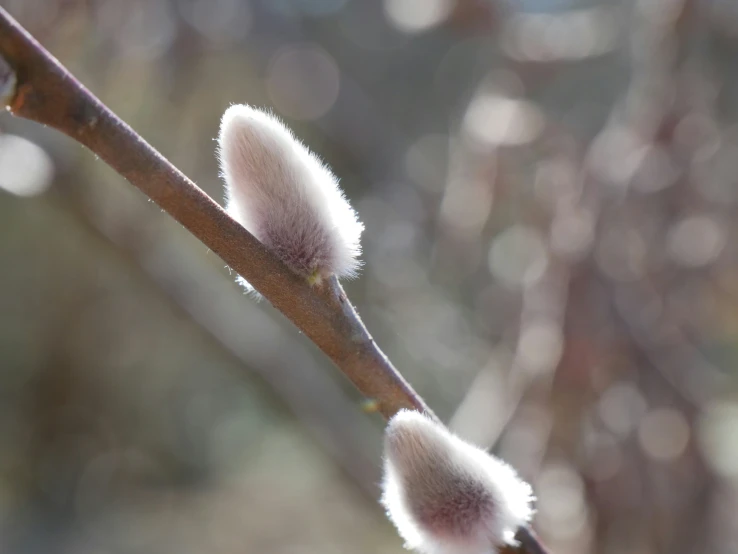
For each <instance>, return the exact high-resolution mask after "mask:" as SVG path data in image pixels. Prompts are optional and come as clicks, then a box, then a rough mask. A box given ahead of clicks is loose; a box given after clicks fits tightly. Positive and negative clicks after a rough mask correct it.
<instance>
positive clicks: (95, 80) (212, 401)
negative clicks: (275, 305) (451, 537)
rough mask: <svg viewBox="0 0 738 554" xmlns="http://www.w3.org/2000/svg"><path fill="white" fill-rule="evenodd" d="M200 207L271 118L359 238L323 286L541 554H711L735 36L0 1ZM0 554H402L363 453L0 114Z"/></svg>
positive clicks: (281, 340)
mask: <svg viewBox="0 0 738 554" xmlns="http://www.w3.org/2000/svg"><path fill="white" fill-rule="evenodd" d="M2 5H3V7H5V8H6V9H7V10H9V11H10V13H11V14H13V15H14V16H15V17H16V18H17V19H18V20H19V21H20V22H21V23H22V24H23V25H25V26H26V27H27V28H28V30H29V31H30V32H32V33H33V34H34V35H35V36H36V37H37V38H38V39H39V41H40V42H41V43H42V44H44V45H45V46H46V47H47V48H48V49H49V50H50V51H51V52H52V53H53V54H54V55H55V56H57V57H58V58H59V59H60V60H61V61H62V62H63V63H64V64H65V65H66V66H67V67H69V69H70V70H71V71H72V72H74V73H75V74H76V75H77V76H78V77H79V79H80V80H81V81H82V82H83V83H84V84H85V85H86V86H87V87H88V88H90V89H91V90H92V91H93V92H94V93H95V94H97V95H98V96H99V97H100V98H101V99H102V100H103V101H104V102H105V103H106V104H108V106H110V107H111V108H112V109H113V110H114V111H115V112H117V113H118V114H119V115H120V116H121V117H123V119H125V120H126V121H127V122H128V123H130V124H131V125H132V126H133V127H134V128H135V129H136V130H137V131H138V132H139V133H140V134H141V135H142V136H143V137H145V138H146V139H147V140H148V141H149V142H150V143H152V144H153V145H154V146H155V147H156V148H157V149H159V150H160V151H161V152H162V153H163V154H164V155H165V156H166V157H168V158H169V159H170V160H171V161H172V162H174V164H175V165H177V166H178V167H179V168H180V169H182V170H183V171H184V172H185V173H186V174H187V175H188V176H190V177H192V178H193V179H194V180H195V181H196V182H197V183H198V184H199V185H200V186H201V187H202V188H203V189H204V190H205V191H207V192H208V193H209V194H210V195H211V196H212V197H213V198H215V199H216V200H217V201H219V202H220V201H222V197H223V195H222V184H221V182H220V180H219V178H218V168H217V163H216V159H215V155H214V147H215V143H214V140H213V139H214V137H215V136H216V134H217V129H218V123H219V117H220V115H221V114H222V112H223V111H224V110H225V108H226V107H227V106H228V105H229V104H231V103H250V104H255V105H258V106H262V107H268V108H272V109H274V111H275V112H276V113H278V114H279V115H280V116H281V117H283V118H284V119H285V121H286V122H287V123H288V124H289V125H290V126H292V127H293V128H294V129H295V131H296V133H297V135H298V136H299V137H301V138H302V139H303V140H304V141H305V142H306V143H307V144H308V145H309V146H310V147H311V148H312V149H313V150H314V151H316V152H317V153H318V154H320V155H321V156H322V157H323V158H324V159H325V160H326V161H327V162H328V163H329V164H330V165H331V166H332V167H333V168H334V170H335V171H336V173H337V174H338V175H339V176H340V177H341V180H342V184H343V187H344V189H345V190H346V192H347V194H348V196H349V197H350V199H351V201H352V203H353V205H354V206H355V207H356V209H357V210H358V212H359V213H360V216H361V218H362V220H363V221H364V223H365V224H366V227H367V230H366V233H365V236H364V240H363V246H364V256H363V258H364V260H365V267H364V270H363V272H362V275H361V277H360V278H359V279H358V280H356V281H353V282H349V283H347V284H346V287H347V290H348V292H349V295H350V297H351V298H352V299H353V301H354V302H355V304H356V305H357V307H358V309H359V311H360V313H361V314H362V315H363V317H364V319H365V322H366V323H367V325H368V327H369V328H370V330H371V332H372V333H373V334H374V336H375V338H376V339H377V341H378V342H379V344H380V345H381V346H382V347H383V348H384V349H385V351H386V352H387V354H388V355H389V356H390V358H391V359H392V360H393V361H394V363H395V365H396V366H397V367H399V368H400V369H401V371H403V373H404V374H405V375H406V376H407V378H408V379H409V380H410V381H411V382H412V383H413V385H414V386H415V387H416V389H417V390H418V391H419V392H420V393H421V394H422V395H423V396H424V397H425V398H426V399H427V400H428V402H429V403H430V404H431V406H432V407H433V408H434V409H435V410H436V411H437V413H438V414H439V415H440V416H441V417H442V418H443V419H444V420H445V421H448V422H449V425H450V426H451V428H452V429H454V430H455V431H456V432H458V433H459V434H460V435H462V436H464V437H466V438H468V439H469V440H473V441H475V442H477V443H478V444H480V445H483V446H487V447H490V448H491V450H492V451H493V452H495V453H497V454H499V455H501V456H502V457H503V458H505V459H506V460H508V461H509V462H510V463H512V464H513V465H514V466H515V467H516V468H518V470H519V471H520V472H521V473H522V475H523V476H524V477H525V478H526V479H528V480H530V481H531V483H532V484H533V485H534V487H535V490H536V493H537V495H538V504H537V506H538V515H537V517H536V521H535V526H536V528H537V530H538V531H539V532H540V534H541V535H542V537H543V538H544V540H545V541H546V542H547V543H548V544H549V546H550V547H551V549H552V551H553V552H554V553H562V554H563V553H567V554H578V553H588V552H603V553H607V554H616V553H626V552H627V553H629V554H633V553H637V554H650V553H657V552H664V553H665V552H669V553H670V554H682V553H684V554H686V553H702V552H720V553H731V552H733V553H735V552H738V515H737V514H738V386H737V384H738V379H736V369H735V368H736V363H737V362H738V360H737V358H738V349H737V346H738V243H737V242H736V241H735V240H734V239H735V236H736V231H737V230H738V229H737V228H736V226H737V225H738V223H737V220H736V217H737V216H738V126H737V125H736V121H737V119H738V113H737V111H738V90H737V89H738V82H737V79H738V5H737V4H735V3H734V2H731V1H728V0H702V1H699V2H698V1H696V0H637V1H630V0H628V1H625V0H623V1H614V0H601V1H599V2H597V1H594V0H591V1H590V0H508V1H507V2H504V3H503V2H502V0H381V1H380V0H376V1H374V0H372V1H370V0H291V1H290V0H2ZM0 268H1V269H0V368H1V369H2V371H0V551H2V552H9V553H13V554H15V553H24V554H25V553H48V552H61V553H70V554H71V553H74V554H84V553H96V554H97V553H101V554H102V553H126V554H127V553H142V554H144V553H145V554H149V553H150V554H154V553H165V552H178V553H182V554H187V553H200V552H211V553H224V554H226V553H236V552H239V553H240V552H279V553H286V554H298V553H308V552H320V553H323V554H331V553H336V554H338V553H343V552H355V553H377V552H386V553H395V552H396V553H399V552H401V551H402V547H401V543H400V539H399V538H397V536H396V535H395V533H394V530H393V529H392V528H391V526H390V524H389V523H387V522H386V521H385V518H384V515H383V514H382V511H381V509H380V508H379V506H378V504H377V497H378V494H379V488H378V483H379V480H380V469H381V432H382V421H381V419H380V418H379V417H378V416H377V415H376V414H371V413H367V409H366V408H367V404H366V403H365V402H364V401H363V400H364V399H362V398H360V397H359V396H358V395H357V394H356V393H355V391H353V390H352V389H351V387H350V386H349V385H348V384H347V382H346V381H345V380H344V379H343V378H342V377H341V375H340V374H339V373H338V371H337V370H336V369H335V368H334V367H332V366H331V365H330V363H329V362H328V361H327V360H326V358H325V357H324V356H322V355H321V353H320V352H318V351H317V350H316V348H315V347H313V346H312V345H311V344H310V343H309V342H308V341H306V340H305V339H304V337H302V336H301V335H300V334H299V333H298V332H297V331H296V330H295V329H294V328H293V327H292V326H291V325H289V324H288V323H287V322H286V321H285V320H284V319H283V318H282V317H281V316H280V315H279V314H278V313H276V312H275V311H274V310H273V309H272V308H271V307H270V306H269V305H268V303H266V302H261V303H256V302H254V301H253V300H252V299H250V298H248V297H247V296H245V295H244V294H243V291H242V290H241V289H240V288H239V287H238V285H237V284H236V283H235V282H234V276H233V275H231V274H230V273H229V271H228V270H227V268H225V267H224V263H223V262H222V261H221V260H220V259H218V258H217V257H216V256H215V255H213V254H212V253H210V252H208V250H207V249H206V248H205V247H204V246H203V245H202V244H200V243H199V242H198V241H197V240H195V239H194V238H192V237H191V236H190V235H189V234H188V233H187V232H186V231H184V230H183V229H182V228H181V227H179V226H178V225H177V224H176V223H174V222H173V221H172V220H171V219H170V218H169V217H168V216H167V215H166V214H164V213H162V212H161V211H160V210H159V209H158V208H157V207H156V206H155V205H153V204H152V203H151V202H149V201H147V199H146V198H144V197H143V196H142V195H141V194H140V193H139V192H138V191H136V190H135V189H134V188H133V187H131V186H130V185H128V184H127V183H126V182H124V181H123V179H122V178H120V177H119V176H118V175H117V174H115V173H114V172H113V171H111V170H110V169H109V168H107V167H106V166H105V165H104V164H103V163H102V162H100V161H99V160H97V159H96V158H95V156H94V155H92V154H91V153H90V152H88V151H86V150H85V149H84V148H82V147H81V146H79V145H77V144H76V143H74V142H73V141H71V140H69V139H67V138H65V137H63V136H61V135H59V134H58V133H56V132H54V131H52V130H49V129H45V128H42V127H40V126H38V125H35V124H32V123H29V122H26V121H22V120H17V119H14V118H12V117H11V116H10V115H9V114H6V113H3V114H2V115H0Z"/></svg>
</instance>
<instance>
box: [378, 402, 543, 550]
mask: <svg viewBox="0 0 738 554" xmlns="http://www.w3.org/2000/svg"><path fill="white" fill-rule="evenodd" d="M383 491H384V493H383V495H382V503H383V504H384V506H385V508H386V509H387V514H388V516H389V518H390V519H391V520H392V522H393V523H394V524H395V526H396V527H397V530H398V531H399V533H400V535H401V536H402V538H403V539H405V547H406V548H410V549H413V550H417V551H418V552H423V553H425V554H490V553H494V552H497V548H498V547H500V546H503V545H505V544H514V542H515V540H514V535H515V532H516V531H517V529H518V527H520V526H521V525H523V524H525V523H527V522H528V521H529V520H530V518H531V516H532V514H533V510H532V508H531V502H532V500H533V496H532V491H531V488H530V486H529V485H528V484H527V483H525V482H524V481H522V480H521V479H520V478H519V477H518V476H517V474H516V473H515V470H513V469H512V468H511V467H510V466H509V465H507V464H506V463H504V462H502V461H501V460H499V459H497V458H495V457H493V456H491V455H489V454H487V453H486V452H485V451H483V450H481V449H479V448H477V447H475V446H472V445H471V444H469V443H467V442H464V441H463V440H461V439H460V438H458V437H457V436H455V435H453V434H451V433H450V432H449V431H448V430H447V429H446V428H445V427H443V426H442V425H440V424H438V423H435V422H434V421H432V420H431V419H429V418H428V417H426V416H425V415H422V414H420V413H419V412H413V411H408V410H403V411H400V412H399V413H398V414H397V415H395V416H394V417H393V418H392V419H391V420H390V422H389V425H388V426H387V430H386V433H385V464H384V482H383Z"/></svg>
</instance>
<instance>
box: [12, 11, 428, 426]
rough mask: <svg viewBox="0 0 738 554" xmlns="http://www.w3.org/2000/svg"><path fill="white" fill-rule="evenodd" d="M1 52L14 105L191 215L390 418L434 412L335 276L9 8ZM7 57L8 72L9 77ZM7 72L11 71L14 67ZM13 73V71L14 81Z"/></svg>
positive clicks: (186, 222) (185, 217)
mask: <svg viewBox="0 0 738 554" xmlns="http://www.w3.org/2000/svg"><path fill="white" fill-rule="evenodd" d="M0 55H1V56H2V57H4V58H5V62H7V65H9V66H10V67H11V68H12V69H13V70H14V72H15V78H16V79H17V83H16V84H15V87H13V88H14V91H13V90H9V91H8V92H9V93H10V94H8V97H7V98H6V104H7V108H8V109H9V110H10V111H11V112H12V113H13V114H14V115H17V116H20V117H23V118H26V119H31V120H33V121H36V122H38V123H42V124H44V125H48V126H50V127H53V128H55V129H57V130H59V131H61V132H63V133H64V134H66V135H69V136H70V137H72V138H73V139H75V140H76V141H78V142H80V143H81V144H84V145H85V146H87V147H88V148H89V149H90V150H92V151H93V152H94V153H95V154H97V155H98V156H99V157H100V158H102V159H103V160H104V161H105V162H106V163H107V164H108V165H110V166H111V167H112V168H113V169H115V170H116V171H117V172H118V173H120V174H121V175H122V176H123V177H125V178H126V179H127V180H128V181H129V182H130V183H131V184H133V185H134V186H136V187H137V188H138V189H139V190H141V192H143V193H144V194H145V195H146V196H148V197H149V198H151V199H152V200H153V201H154V202H156V203H157V204H158V205H159V206H160V207H161V208H162V209H163V210H164V211H166V212H167V213H169V214H170V215H171V216H172V217H174V219H176V220H177V221H178V222H179V223H181V224H182V225H183V226H184V227H185V228H186V229H187V230H189V231H190V232H191V233H192V234H193V235H195V236H196V237H197V238H198V239H200V240H201V241H202V242H203V243H204V244H205V245H206V246H208V247H209V248H210V249H211V250H212V251H213V252H215V253H216V254H217V255H218V256H220V257H221V258H222V259H223V260H224V261H225V262H226V263H227V264H228V265H229V266H230V267H231V268H233V269H234V270H235V271H236V272H238V274H239V275H242V276H243V277H244V278H245V279H246V280H247V281H249V283H251V284H252V285H253V286H254V288H256V290H258V291H259V292H260V293H261V294H262V295H264V297H265V298H267V299H268V300H269V301H270V302H271V303H272V304H273V305H274V307H276V308H277V309H278V310H279V311H281V312H282V313H283V314H284V315H285V316H286V317H287V318H288V319H289V320H290V321H292V322H293V323H294V324H295V325H296V326H297V327H298V328H299V329H300V330H301V331H302V332H303V333H305V335H306V336H307V337H308V338H310V339H311V340H312V341H313V342H314V343H315V344H316V345H317V346H318V347H319V348H320V349H321V350H322V351H323V352H325V353H326V354H327V355H328V357H330V358H331V360H333V362H334V363H335V364H336V365H337V366H338V368H339V369H340V370H341V371H342V372H343V373H344V374H345V375H346V376H347V377H348V378H349V379H350V380H351V381H352V382H353V384H354V385H355V386H356V388H357V389H359V391H360V392H361V393H362V394H363V395H365V396H366V397H368V398H370V399H372V400H374V401H376V403H377V409H378V411H379V412H380V413H381V414H382V415H383V416H384V417H385V418H389V417H391V416H392V415H394V414H395V413H396V412H397V411H398V410H400V409H402V408H410V409H415V410H420V411H425V412H427V413H429V414H432V412H431V410H430V409H429V408H428V407H427V406H426V404H425V402H424V401H423V399H422V398H421V397H420V396H419V395H418V394H417V393H415V391H413V389H412V388H411V387H410V385H409V384H408V383H407V381H405V379H404V378H403V377H402V375H400V373H399V372H398V371H397V370H396V369H395V368H394V367H393V366H392V364H391V363H390V362H389V360H388V359H387V357H386V356H385V355H384V354H383V353H382V351H381V350H380V349H379V348H378V347H377V345H376V344H375V343H374V340H373V339H372V337H371V336H370V335H369V332H368V331H367V329H366V327H365V326H364V324H363V323H362V321H361V319H360V318H359V316H358V315H357V313H356V311H355V310H354V308H353V307H352V306H351V303H350V302H349V300H348V299H347V298H346V294H345V293H344V292H343V289H342V288H341V285H340V284H339V283H338V281H337V280H335V279H332V280H330V281H329V282H328V283H327V284H326V285H324V286H322V287H310V286H309V285H308V284H307V283H306V282H305V281H304V280H302V279H300V278H299V277H298V276H296V275H294V274H293V273H292V272H290V271H289V270H288V269H287V268H286V267H285V266H284V264H282V263H281V262H280V261H279V260H278V259H277V258H276V257H275V256H274V255H273V254H272V253H271V252H269V251H268V250H267V249H266V248H264V246H263V245H262V244H261V243H260V242H259V241H258V240H257V239H256V238H255V237H254V236H253V235H251V234H250V233H249V232H248V231H246V230H245V229H244V228H243V227H242V226H241V225H240V224H239V223H237V222H236V221H234V220H233V219H231V218H230V217H229V216H228V214H226V213H225V211H224V210H223V209H222V208H221V207H220V206H219V205H218V204H217V203H215V202H214V201H213V200H212V199H211V198H210V197H209V196H208V195H207V194H205V192H203V191H202V190H201V189H200V188H198V187H197V185H195V184H194V183H193V182H192V181H190V180H189V179H188V178H187V177H185V176H184V175H183V174H182V172H181V171H179V170H178V169H177V168H175V167H174V166H173V165H172V164H171V163H169V162H168V161H167V160H166V159H165V158H164V157H163V156H162V155H161V154H159V153H158V152H157V151H156V150H155V149H154V148H152V147H151V146H150V145H149V144H148V143H146V141H144V140H143V139H142V138H141V137H140V136H139V135H138V134H136V132H135V131H133V129H131V128H130V127H129V126H128V125H126V124H125V123H124V122H123V121H122V120H121V119H120V118H118V117H117V116H116V115H115V114H114V113H113V112H112V111H110V109H108V108H107V107H106V106H105V105H103V104H102V102H100V100H98V99H97V98H96V97H95V96H94V95H93V94H91V93H90V92H89V91H88V90H87V89H85V88H84V87H83V86H82V85H81V84H80V83H79V81H77V79H75V78H74V76H72V75H71V74H70V73H69V71H67V70H66V69H65V68H64V67H63V66H62V65H61V64H60V63H59V62H58V61H57V60H56V59H55V58H54V57H53V56H51V54H49V53H48V52H47V51H46V50H45V49H44V48H43V47H42V46H41V45H40V44H39V43H38V42H37V41H36V40H35V39H34V38H33V37H31V36H30V35H29V34H28V33H27V32H26V31H25V29H23V28H22V27H21V26H20V25H19V24H18V23H17V22H16V21H14V20H13V19H12V18H11V17H10V16H9V15H8V14H7V12H5V10H3V9H2V8H0ZM2 73H3V72H2V67H1V66H0V77H2ZM5 74H6V75H7V71H6V72H5ZM11 78H12V76H8V77H6V79H8V81H7V82H10V81H9V79H11Z"/></svg>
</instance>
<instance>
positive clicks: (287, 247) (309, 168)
mask: <svg viewBox="0 0 738 554" xmlns="http://www.w3.org/2000/svg"><path fill="white" fill-rule="evenodd" d="M218 154H219V158H220V166H221V173H222V175H223V178H224V179H225V183H226V195H227V200H228V205H227V210H228V213H229V214H230V215H231V217H233V218H234V219H235V220H236V221H238V222H239V223H241V225H243V226H244V227H245V228H246V229H247V230H248V231H250V232H251V233H252V234H253V235H254V236H255V237H256V238H257V239H259V240H260V241H261V242H262V243H263V244H264V245H265V246H266V247H267V248H269V249H270V250H271V251H272V252H274V254H276V255H277V256H278V257H279V258H280V259H281V260H282V261H283V262H284V263H285V265H287V267H289V268H290V269H291V270H292V271H293V272H295V273H297V274H298V275H300V276H302V277H304V278H305V279H307V280H308V281H309V282H310V283H311V284H313V283H319V282H320V281H321V280H322V279H324V278H326V277H329V276H330V275H336V276H338V277H354V276H355V275H356V273H357V270H358V268H359V266H360V262H359V260H358V256H359V254H360V253H361V245H360V242H359V241H360V238H361V233H362V231H363V230H364V226H363V225H362V224H361V222H359V220H358V218H357V214H356V212H355V211H354V210H353V208H351V206H350V204H349V203H348V201H347V200H346V198H345V197H344V195H343V192H342V191H341V189H340V188H339V185H338V180H337V179H336V177H335V176H334V175H333V173H332V172H331V171H330V170H329V169H328V168H327V167H326V166H325V165H324V164H323V163H322V162H321V161H320V159H319V158H318V157H317V156H316V155H315V154H313V153H312V152H310V150H308V149H307V147H305V145H303V144H302V143H301V142H300V141H299V140H298V139H297V138H295V136H294V135H293V134H292V132H291V131H290V130H289V129H288V128H287V127H286V126H285V125H284V124H283V123H282V122H281V121H279V119H277V118H276V117H275V116H274V115H272V114H270V113H267V112H265V111H261V110H259V109H256V108H253V107H251V106H246V105H234V106H231V107H230V108H228V109H227V110H226V112H225V113H224V114H223V118H222V120H221V126H220V134H219V137H218ZM244 285H246V286H247V287H248V283H245V282H244ZM249 288H250V287H249Z"/></svg>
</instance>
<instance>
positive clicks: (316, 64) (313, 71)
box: [267, 44, 340, 120]
mask: <svg viewBox="0 0 738 554" xmlns="http://www.w3.org/2000/svg"><path fill="white" fill-rule="evenodd" d="M267 73H268V74H267V91H268V93H269V97H270V98H271V100H272V102H273V103H274V105H275V106H276V108H277V109H278V110H279V111H280V112H282V113H283V114H285V115H287V116H289V117H293V118H295V119H301V120H312V119H317V118H319V117H322V116H323V115H325V114H326V113H328V111H329V110H330V109H331V107H332V106H333V104H335V102H336V100H337V99H338V92H339V88H340V71H339V69H338V65H336V62H335V60H334V59H333V57H331V55H330V54H328V52H326V51H325V50H323V49H322V48H320V47H319V46H317V45H313V44H301V45H293V46H290V47H287V48H284V49H281V50H279V51H278V52H277V53H276V54H275V55H274V56H273V58H272V59H271V61H270V63H269V69H268V70H267Z"/></svg>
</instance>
